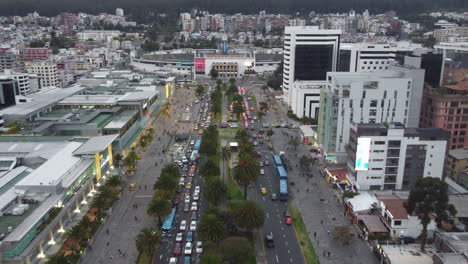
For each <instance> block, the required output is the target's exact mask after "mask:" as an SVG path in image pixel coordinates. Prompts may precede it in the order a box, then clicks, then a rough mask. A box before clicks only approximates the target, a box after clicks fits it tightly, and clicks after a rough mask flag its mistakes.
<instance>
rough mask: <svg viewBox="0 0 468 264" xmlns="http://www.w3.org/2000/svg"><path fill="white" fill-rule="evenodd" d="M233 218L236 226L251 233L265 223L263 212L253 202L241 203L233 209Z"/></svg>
mask: <svg viewBox="0 0 468 264" xmlns="http://www.w3.org/2000/svg"><path fill="white" fill-rule="evenodd" d="M233 213H234V216H235V221H236V225H237V226H238V227H239V228H242V229H245V230H247V231H252V230H254V229H258V228H260V227H262V226H263V224H264V223H265V212H264V211H263V208H261V207H260V206H259V205H258V204H257V203H256V202H255V201H252V200H245V201H242V202H241V203H240V204H239V205H238V206H237V207H236V208H235V209H234V212H233Z"/></svg>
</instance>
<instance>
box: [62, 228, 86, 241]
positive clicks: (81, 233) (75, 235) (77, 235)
mask: <svg viewBox="0 0 468 264" xmlns="http://www.w3.org/2000/svg"><path fill="white" fill-rule="evenodd" d="M86 231H87V230H84V228H83V226H82V225H80V224H77V225H75V226H74V227H72V229H70V230H67V232H66V235H67V236H68V238H71V239H73V240H75V241H76V244H77V245H79V244H80V242H81V240H83V239H84V238H87V235H86V233H87V232H86Z"/></svg>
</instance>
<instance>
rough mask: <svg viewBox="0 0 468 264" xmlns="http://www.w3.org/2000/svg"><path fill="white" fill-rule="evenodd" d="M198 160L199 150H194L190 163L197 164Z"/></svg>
mask: <svg viewBox="0 0 468 264" xmlns="http://www.w3.org/2000/svg"><path fill="white" fill-rule="evenodd" d="M197 160H198V150H196V149H194V150H193V151H192V155H190V163H192V164H195V163H197Z"/></svg>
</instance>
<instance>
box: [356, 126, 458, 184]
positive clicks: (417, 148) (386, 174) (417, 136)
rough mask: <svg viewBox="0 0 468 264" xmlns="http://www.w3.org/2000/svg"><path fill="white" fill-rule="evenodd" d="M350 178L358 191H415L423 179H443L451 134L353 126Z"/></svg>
mask: <svg viewBox="0 0 468 264" xmlns="http://www.w3.org/2000/svg"><path fill="white" fill-rule="evenodd" d="M350 128H351V131H350V139H349V145H348V149H347V152H348V156H349V159H348V163H347V167H348V175H349V176H350V177H351V179H352V181H354V183H355V187H356V189H357V190H359V191H361V190H411V189H412V188H413V187H414V185H415V184H416V181H417V180H418V179H419V178H422V177H433V178H439V179H441V178H442V177H443V175H444V171H445V170H444V166H445V164H446V162H445V161H446V154H447V144H448V141H449V140H450V132H448V131H445V130H443V129H440V128H405V127H404V126H403V125H402V124H399V123H384V124H355V123H352V124H351V126H350Z"/></svg>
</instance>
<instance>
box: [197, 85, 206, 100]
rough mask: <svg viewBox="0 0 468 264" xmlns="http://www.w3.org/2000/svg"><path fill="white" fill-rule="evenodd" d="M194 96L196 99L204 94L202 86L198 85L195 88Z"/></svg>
mask: <svg viewBox="0 0 468 264" xmlns="http://www.w3.org/2000/svg"><path fill="white" fill-rule="evenodd" d="M195 94H196V95H197V97H198V98H200V97H202V96H203V94H205V87H203V85H201V84H199V85H198V86H197V89H196V90H195Z"/></svg>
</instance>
